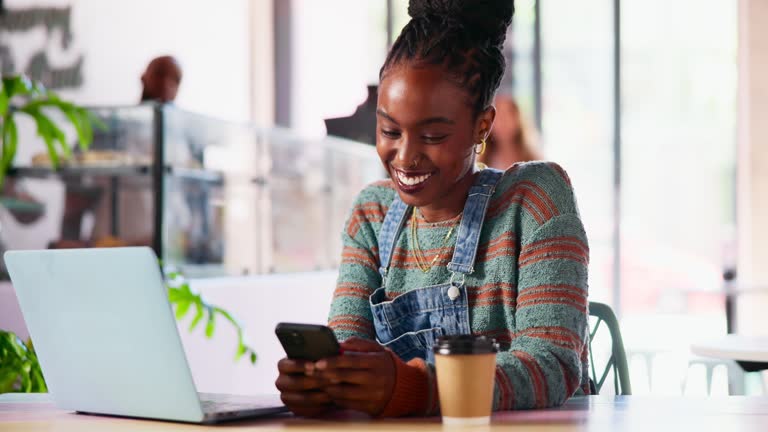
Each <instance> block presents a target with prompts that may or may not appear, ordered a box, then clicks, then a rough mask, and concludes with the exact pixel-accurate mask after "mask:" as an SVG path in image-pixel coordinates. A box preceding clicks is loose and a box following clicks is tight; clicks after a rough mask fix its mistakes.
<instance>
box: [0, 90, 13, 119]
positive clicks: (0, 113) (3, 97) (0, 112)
mask: <svg viewBox="0 0 768 432" xmlns="http://www.w3.org/2000/svg"><path fill="white" fill-rule="evenodd" d="M10 104H11V98H9V97H8V93H6V92H5V86H2V87H0V117H4V116H5V114H6V113H7V112H8V106H9V105H10Z"/></svg>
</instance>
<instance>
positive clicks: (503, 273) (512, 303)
mask: <svg viewBox="0 0 768 432" xmlns="http://www.w3.org/2000/svg"><path fill="white" fill-rule="evenodd" d="M396 193H397V191H396V190H395V186H394V185H393V183H392V181H391V180H385V181H380V182H377V183H374V184H372V185H370V186H368V187H366V188H365V189H364V190H363V191H362V192H361V193H360V195H359V196H358V198H357V199H356V201H355V204H354V208H353V209H352V214H351V216H350V218H349V220H348V221H347V226H346V228H345V230H344V232H343V235H342V236H343V242H344V249H343V254H342V263H341V266H340V269H339V278H338V283H337V286H336V290H335V292H334V297H333V302H332V304H331V311H330V317H329V326H330V327H331V328H332V329H333V331H334V332H335V333H336V336H337V338H338V339H339V340H344V339H347V338H349V337H351V336H358V337H362V338H368V339H374V338H375V330H374V327H373V323H372V316H371V310H370V305H369V303H368V296H369V295H370V294H371V293H372V292H373V291H374V290H375V289H377V288H378V287H379V286H381V277H380V275H379V273H378V267H379V255H378V241H377V239H378V234H379V230H380V228H381V224H382V222H383V220H384V216H385V215H386V213H387V209H388V207H389V205H390V203H391V202H392V200H393V199H394V198H395V194H396ZM459 217H460V216H457V218H455V219H453V220H448V221H443V222H438V223H428V222H426V221H424V220H422V219H419V220H417V224H418V225H417V235H418V236H419V238H418V241H419V245H420V248H421V249H422V251H423V253H424V255H425V258H426V262H428V263H431V262H432V260H433V259H434V257H435V256H436V255H435V254H437V256H439V258H437V261H436V263H435V266H434V267H433V268H432V270H431V271H429V272H428V273H424V272H423V271H421V270H420V269H419V267H418V266H417V262H416V258H415V255H414V253H413V250H411V245H412V241H411V239H410V238H409V237H410V235H411V232H412V231H411V225H410V224H411V220H410V219H409V220H408V222H407V225H406V226H405V227H404V228H403V230H402V231H401V233H400V237H399V238H398V241H397V244H396V247H395V249H394V251H393V256H392V263H391V268H390V271H389V276H388V277H389V278H390V282H389V284H388V285H389V287H390V288H389V289H388V292H387V297H389V298H395V297H397V296H398V295H400V294H402V293H404V292H407V291H408V290H409V289H413V288H417V287H425V286H431V285H436V284H441V283H445V282H447V281H448V280H449V278H450V273H449V271H448V270H447V269H446V265H447V264H448V262H449V261H450V259H451V256H452V253H453V246H454V243H453V242H454V241H455V236H452V239H451V240H449V241H448V242H447V243H446V244H444V243H445V242H444V239H445V236H446V234H447V232H448V230H449V229H450V227H451V226H454V225H456V224H458V222H459ZM441 246H442V247H441ZM588 259H589V250H588V246H587V237H586V234H585V232H584V228H583V226H582V223H581V220H580V219H579V213H578V209H577V206H576V200H575V197H574V193H573V188H572V187H571V182H570V180H569V178H568V176H567V174H566V173H565V171H564V170H563V169H562V168H561V167H560V166H558V165H556V164H554V163H549V162H546V163H545V162H529V163H523V164H516V165H514V166H512V167H511V168H510V169H508V170H507V171H506V172H505V173H504V175H503V177H502V179H501V181H500V182H499V184H498V186H497V188H496V190H495V192H494V194H493V196H492V198H491V201H490V203H489V206H488V211H487V214H486V217H485V221H484V224H483V231H482V233H481V236H480V244H479V250H478V253H477V258H476V262H475V266H474V269H475V271H474V273H472V274H471V275H468V276H467V278H466V286H467V287H468V290H469V294H468V297H469V307H470V321H471V328H472V332H473V333H474V334H476V335H487V336H491V337H494V338H496V339H497V340H498V341H499V342H501V343H503V344H504V345H506V346H508V349H505V350H504V352H501V353H499V354H498V356H497V370H496V378H495V390H494V409H496V410H509V409H528V408H544V407H551V406H558V405H560V404H562V403H563V402H565V400H566V399H568V398H569V397H570V396H572V395H574V394H575V393H584V394H588V393H589V385H588V382H589V381H588V370H587V366H588V363H587V362H588V354H587V353H588V351H587V339H588V330H587V315H588V311H587V307H588V303H587V263H588ZM395 363H396V373H397V377H396V385H395V389H394V393H393V396H392V399H391V401H390V402H389V404H388V406H387V407H386V409H385V411H384V413H383V415H385V416H401V415H424V414H434V413H436V412H437V410H438V404H437V401H438V398H437V396H436V392H437V389H436V380H435V379H434V368H433V366H432V365H429V364H425V362H424V360H422V359H419V358H416V359H413V360H411V361H409V362H408V363H405V362H403V361H401V360H399V359H397V358H396V360H395Z"/></svg>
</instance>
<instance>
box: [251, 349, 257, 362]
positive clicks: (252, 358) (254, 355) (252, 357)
mask: <svg viewBox="0 0 768 432" xmlns="http://www.w3.org/2000/svg"><path fill="white" fill-rule="evenodd" d="M251 364H256V353H255V352H253V351H251Z"/></svg>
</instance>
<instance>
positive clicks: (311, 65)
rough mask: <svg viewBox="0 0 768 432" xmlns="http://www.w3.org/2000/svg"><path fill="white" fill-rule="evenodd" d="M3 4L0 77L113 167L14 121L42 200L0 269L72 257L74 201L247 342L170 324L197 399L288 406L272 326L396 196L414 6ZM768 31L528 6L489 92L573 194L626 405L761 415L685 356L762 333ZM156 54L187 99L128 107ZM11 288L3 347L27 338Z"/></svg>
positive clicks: (657, 9)
mask: <svg viewBox="0 0 768 432" xmlns="http://www.w3.org/2000/svg"><path fill="white" fill-rule="evenodd" d="M0 4H2V8H1V9H2V12H1V13H0V70H1V71H2V74H3V75H4V76H6V75H11V74H19V73H24V74H27V75H28V76H30V77H32V78H33V79H37V80H40V81H41V82H42V83H44V84H45V85H46V86H47V87H48V88H50V89H52V90H55V91H56V92H57V93H58V94H59V95H61V97H63V98H66V99H68V100H72V101H74V102H76V103H78V104H82V105H85V106H88V107H91V108H92V109H93V112H94V113H95V114H96V115H97V116H98V117H99V118H101V119H102V120H103V121H104V123H105V124H106V125H107V126H108V128H107V130H106V131H104V132H100V133H97V135H96V141H95V144H97V143H98V141H99V140H100V139H101V140H103V141H104V142H108V143H109V146H110V147H109V148H110V149H111V150H112V153H111V156H112V158H111V159H109V160H107V161H104V160H101V161H96V162H95V163H92V164H90V165H88V164H86V163H85V162H84V163H83V165H82V166H79V167H76V168H75V167H69V168H66V169H64V170H62V171H61V172H58V173H55V172H53V171H52V170H50V169H49V167H48V166H46V165H45V164H44V163H43V164H41V163H39V160H40V159H39V158H36V156H38V155H40V154H41V153H44V152H45V147H44V144H43V142H42V141H41V140H40V139H39V138H37V137H36V136H35V129H34V124H33V123H32V122H26V123H25V122H23V121H22V122H20V145H19V149H18V155H17V158H16V162H15V168H14V170H13V171H12V172H11V174H10V177H9V178H13V179H14V181H15V182H16V185H17V187H18V188H19V190H22V191H23V192H24V193H25V194H26V195H25V196H27V197H28V198H29V197H31V198H32V199H31V201H29V202H25V203H24V202H22V203H20V202H19V200H18V199H13V197H4V200H3V205H2V206H0V243H1V244H0V247H1V248H2V249H3V250H9V249H38V248H46V247H49V246H50V245H52V244H55V243H56V242H57V241H60V240H61V233H62V224H63V222H62V220H63V218H64V211H65V195H66V194H67V193H69V191H70V190H80V191H82V193H83V195H84V196H86V197H88V199H90V200H91V201H90V203H89V204H88V208H87V210H84V211H83V212H82V214H81V217H80V219H79V221H78V224H79V227H78V229H79V236H80V237H81V238H82V239H83V240H84V241H85V240H92V239H93V238H95V237H96V236H97V234H99V235H101V236H102V237H105V238H111V239H112V240H116V241H121V240H123V241H128V242H131V241H134V242H135V241H145V242H147V244H150V245H151V246H153V248H155V250H156V251H157V252H158V253H159V256H160V257H161V259H162V260H163V262H164V264H170V265H173V266H175V268H177V269H179V270H181V271H182V272H183V273H184V274H185V275H186V276H187V277H188V278H189V279H190V280H191V284H192V287H193V288H194V289H195V290H196V291H199V292H201V293H202V294H203V295H204V296H205V297H206V298H207V299H208V300H209V301H210V302H211V303H216V304H220V305H223V306H225V307H227V308H229V309H230V310H231V311H232V312H233V314H234V315H236V316H237V318H238V319H239V321H240V322H241V324H242V325H243V327H244V328H245V330H246V333H245V334H246V337H247V340H248V341H249V343H250V345H251V346H253V347H254V349H255V351H256V352H257V353H258V360H257V362H256V363H255V364H250V363H249V362H247V361H237V362H236V361H234V360H233V352H232V347H233V346H234V340H235V338H236V334H235V332H234V330H232V329H231V328H227V327H223V326H220V329H219V330H218V333H219V334H217V335H216V337H214V338H212V339H206V338H205V337H203V336H202V332H203V330H202V329H197V330H195V331H193V332H189V331H188V330H187V327H188V325H189V320H186V319H185V320H182V321H181V322H180V323H179V332H180V335H181V336H182V339H183V342H184V345H185V349H186V351H187V354H188V357H189V362H190V366H191V369H192V372H193V375H194V377H195V380H196V383H197V385H198V389H200V390H201V391H211V392H230V393H244V394H250V393H264V392H268V393H271V392H275V390H274V387H273V384H272V383H273V382H274V378H275V376H276V368H275V364H276V361H277V359H279V358H280V357H281V355H282V353H281V349H280V347H279V345H278V343H277V341H276V339H275V337H274V334H273V332H272V329H273V327H274V325H275V323H276V322H278V321H299V322H316V323H323V322H324V321H325V318H326V314H327V311H328V305H329V303H330V298H331V293H332V290H333V285H334V281H335V275H336V274H335V268H336V266H338V263H339V257H340V232H341V229H342V226H343V224H344V221H345V218H346V217H347V212H348V209H349V207H350V204H351V202H352V200H353V199H354V196H355V194H356V192H357V191H358V190H360V189H361V188H362V187H363V186H364V185H365V184H367V183H369V182H372V181H375V180H377V179H379V178H382V176H383V175H384V173H383V170H382V169H381V168H380V163H379V161H378V158H377V156H376V153H375V149H374V147H373V146H372V145H370V141H371V139H372V137H373V131H372V130H370V129H371V128H372V126H370V125H371V123H370V122H371V121H372V120H371V119H372V117H371V116H370V107H371V104H374V105H373V106H375V88H373V87H371V86H374V85H375V84H376V83H377V79H378V71H379V67H380V66H381V64H382V63H383V61H384V58H385V55H386V52H387V48H388V46H389V44H390V43H391V42H392V41H393V39H394V38H395V37H396V36H397V34H398V33H399V30H400V28H402V26H403V25H404V24H405V23H406V22H407V19H408V17H407V13H406V9H407V1H406V0H364V1H361V0H323V1H316V0H274V1H269V0H253V1H248V0H228V1H226V2H213V1H204V0H164V1H162V2H157V1H152V0H133V1H130V2H128V1H103V0H46V1H42V0H5V1H2V3H0ZM761 17H762V19H763V20H765V19H768V5H766V3H764V2H761V1H760V0H738V1H737V0H673V1H669V0H581V1H578V2H575V1H571V0H540V1H536V0H518V1H516V14H515V17H514V21H513V25H512V26H511V28H510V30H509V34H508V38H507V43H506V45H507V46H506V49H505V55H506V56H507V62H508V71H507V74H506V76H505V78H504V81H503V83H502V88H501V90H500V91H501V92H503V93H506V94H511V95H514V97H515V98H516V99H517V101H518V103H519V104H520V107H521V110H522V113H523V115H524V116H525V117H526V118H527V119H528V120H529V121H530V123H531V124H532V125H533V126H534V127H535V129H536V131H537V134H538V135H539V138H540V143H539V145H540V150H541V152H542V153H543V155H544V157H545V158H546V159H549V160H553V161H556V162H557V163H559V164H561V165H562V166H563V167H564V168H565V169H566V170H567V171H568V173H569V174H570V176H571V178H572V181H573V184H574V187H575V189H576V193H577V198H578V202H579V206H580V210H581V215H582V217H583V221H584V224H585V227H586V230H587V233H588V236H589V241H590V249H591V254H590V255H591V256H590V267H589V279H590V280H589V296H590V299H591V300H593V301H600V302H604V303H607V304H609V305H610V306H611V307H612V308H613V310H614V311H615V312H616V314H617V316H618V317H619V320H620V324H621V330H622V333H623V338H624V344H625V347H626V350H627V354H628V359H629V365H630V375H631V378H632V387H633V392H634V393H635V394H684V395H706V394H711V395H717V394H720V395H722V394H728V392H729V382H730V383H731V391H733V388H734V387H733V385H734V383H735V382H739V383H742V384H743V385H741V384H740V385H741V390H739V391H740V392H743V393H745V394H768V392H767V391H766V388H767V385H766V380H765V379H764V377H762V376H761V375H760V373H744V372H743V371H741V370H740V369H739V368H738V367H734V366H735V365H734V364H733V363H732V362H728V361H720V360H714V359H705V358H701V357H697V356H695V355H693V354H692V353H691V352H690V345H691V344H692V343H695V342H696V341H701V340H707V339H713V338H717V337H719V336H722V335H725V334H726V333H743V334H765V333H766V332H767V330H766V329H768V326H767V325H766V324H768V321H767V320H766V316H767V315H766V314H765V312H764V311H765V310H766V307H767V306H768V265H766V263H768V246H766V244H768V241H766V240H768V226H766V224H765V221H766V220H768V218H767V216H768V199H767V198H766V197H768V177H766V176H765V174H763V173H764V172H766V171H765V168H764V167H765V165H766V164H768V147H766V145H765V143H766V142H767V139H768V122H765V121H764V119H765V114H766V112H768V91H767V90H766V89H767V88H768V45H767V44H766V42H765V41H767V40H768V30H766V29H765V26H762V28H761V26H759V25H757V22H758V19H760V18H761ZM165 54H169V55H173V56H175V57H176V58H177V59H178V60H179V61H180V64H181V66H182V69H183V79H182V82H181V86H180V89H179V93H178V98H177V99H176V101H175V103H174V104H172V105H166V106H160V105H153V104H138V101H139V96H140V93H141V82H140V79H139V78H140V76H141V74H142V72H143V71H144V68H145V67H146V65H147V63H148V62H149V60H150V59H152V58H153V57H155V56H158V55H165ZM334 119H335V120H334ZM360 125H363V126H369V128H368V129H366V128H365V127H360ZM329 131H330V132H331V133H329ZM72 133H73V132H72V131H71V130H67V134H68V136H70V137H71V136H72ZM99 134H101V135H99ZM47 167H48V168H47ZM67 170H68V171H67ZM78 188H79V189H78ZM30 202H31V203H30ZM25 205H26V207H25ZM14 206H17V207H14ZM25 211H29V212H31V213H36V214H37V216H35V217H33V218H31V219H34V220H32V221H30V220H24V218H23V217H21V218H19V216H18V215H20V214H21V215H23V214H24V212H25ZM20 219H21V221H20ZM89 244H93V243H89ZM3 274H4V276H3V281H2V282H0V329H5V330H11V331H14V332H16V333H17V334H19V335H20V336H21V337H22V338H26V337H27V336H28V333H27V330H26V328H25V326H24V323H23V318H22V317H21V313H20V311H19V310H18V306H17V303H16V300H15V296H14V293H13V289H12V287H11V285H10V282H9V281H8V277H7V274H6V273H5V271H4V269H3ZM84 301H85V300H84ZM136 319H137V320H139V319H141V311H137V313H136ZM73 337H77V336H76V335H73ZM609 391H610V389H609Z"/></svg>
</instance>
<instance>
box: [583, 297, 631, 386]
mask: <svg viewBox="0 0 768 432" xmlns="http://www.w3.org/2000/svg"><path fill="white" fill-rule="evenodd" d="M589 315H590V316H593V317H595V318H597V322H596V323H595V325H594V326H593V327H592V328H591V329H590V331H589V364H590V368H591V375H590V381H591V383H590V384H591V386H592V387H593V388H592V390H593V394H599V393H600V390H601V389H602V388H603V384H604V383H605V380H606V378H607V377H608V373H609V372H610V371H613V386H614V389H615V390H616V394H617V395H631V394H632V385H631V384H630V382H629V366H628V365H627V354H626V352H625V351H624V342H623V341H622V339H621V330H620V329H619V321H618V320H617V319H616V315H615V314H614V313H613V310H612V309H611V307H610V306H608V305H606V304H604V303H598V302H589ZM602 323H605V326H604V327H606V328H607V329H608V333H610V336H611V355H610V357H609V359H608V362H607V363H606V365H605V368H604V369H603V371H602V373H601V374H600V375H599V378H598V375H597V372H596V370H595V362H594V360H593V358H592V341H593V340H594V338H595V335H596V334H597V331H598V330H599V329H600V325H601V324H602Z"/></svg>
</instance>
